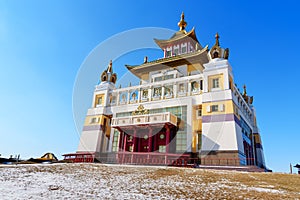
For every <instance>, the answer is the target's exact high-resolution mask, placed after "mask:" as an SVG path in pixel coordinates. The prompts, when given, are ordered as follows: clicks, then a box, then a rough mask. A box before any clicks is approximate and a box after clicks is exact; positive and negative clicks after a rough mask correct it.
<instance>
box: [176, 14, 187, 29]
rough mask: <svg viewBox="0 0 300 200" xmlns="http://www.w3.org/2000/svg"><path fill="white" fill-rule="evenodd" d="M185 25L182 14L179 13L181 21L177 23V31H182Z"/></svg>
mask: <svg viewBox="0 0 300 200" xmlns="http://www.w3.org/2000/svg"><path fill="white" fill-rule="evenodd" d="M186 25H187V23H186V21H184V13H183V12H182V13H181V19H180V21H179V22H178V26H179V30H180V31H184V29H185V27H186Z"/></svg>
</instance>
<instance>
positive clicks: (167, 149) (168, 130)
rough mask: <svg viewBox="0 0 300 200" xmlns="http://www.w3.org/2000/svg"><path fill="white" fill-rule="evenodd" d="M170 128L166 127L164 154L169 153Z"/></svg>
mask: <svg viewBox="0 0 300 200" xmlns="http://www.w3.org/2000/svg"><path fill="white" fill-rule="evenodd" d="M169 143H170V127H169V126H168V125H166V153H169Z"/></svg>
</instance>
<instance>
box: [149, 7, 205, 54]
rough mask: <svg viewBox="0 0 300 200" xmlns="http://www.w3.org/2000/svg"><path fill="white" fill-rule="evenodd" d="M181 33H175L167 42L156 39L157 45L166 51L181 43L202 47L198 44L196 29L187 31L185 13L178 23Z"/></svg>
mask: <svg viewBox="0 0 300 200" xmlns="http://www.w3.org/2000/svg"><path fill="white" fill-rule="evenodd" d="M178 26H179V31H177V32H176V33H174V35H172V37H171V38H170V39H167V40H160V39H154V41H155V43H156V44H157V45H158V46H159V47H160V48H161V49H165V48H166V47H168V46H170V45H172V44H175V43H179V42H181V41H191V42H192V43H198V46H199V47H201V45H200V44H199V42H198V39H197V36H196V33H195V28H193V29H192V30H191V31H189V32H187V31H186V30H185V27H186V26H187V22H186V21H185V20H184V13H183V12H182V14H181V19H180V21H179V22H178Z"/></svg>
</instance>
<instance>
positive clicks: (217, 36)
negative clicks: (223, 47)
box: [215, 32, 220, 46]
mask: <svg viewBox="0 0 300 200" xmlns="http://www.w3.org/2000/svg"><path fill="white" fill-rule="evenodd" d="M215 38H216V44H215V45H216V46H220V43H219V38H220V36H219V33H218V32H217V33H216V36H215Z"/></svg>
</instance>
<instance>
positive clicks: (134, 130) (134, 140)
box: [132, 129, 137, 152]
mask: <svg viewBox="0 0 300 200" xmlns="http://www.w3.org/2000/svg"><path fill="white" fill-rule="evenodd" d="M136 143H137V142H136V129H133V147H132V152H136V150H137V148H136Z"/></svg>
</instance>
